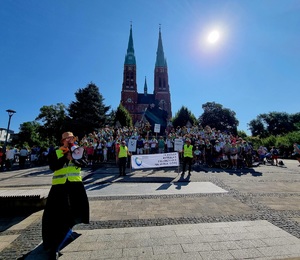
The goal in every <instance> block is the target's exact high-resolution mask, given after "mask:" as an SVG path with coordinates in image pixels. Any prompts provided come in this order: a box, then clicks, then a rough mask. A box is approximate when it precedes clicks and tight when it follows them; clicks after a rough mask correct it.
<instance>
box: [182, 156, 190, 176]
mask: <svg viewBox="0 0 300 260" xmlns="http://www.w3.org/2000/svg"><path fill="white" fill-rule="evenodd" d="M192 161H193V158H191V157H183V165H182V173H184V172H185V168H186V165H188V167H189V173H191V170H192Z"/></svg>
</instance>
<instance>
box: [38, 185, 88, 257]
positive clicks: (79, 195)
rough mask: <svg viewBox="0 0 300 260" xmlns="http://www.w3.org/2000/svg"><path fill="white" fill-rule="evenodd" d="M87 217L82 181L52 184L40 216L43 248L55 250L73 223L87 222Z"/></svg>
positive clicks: (86, 203)
mask: <svg viewBox="0 0 300 260" xmlns="http://www.w3.org/2000/svg"><path fill="white" fill-rule="evenodd" d="M89 219H90V215H89V202H88V197H87V195H86V191H85V188H84V185H83V183H82V182H70V181H67V182H66V183H65V184H59V185H52V187H51V189H50V192H49V195H48V198H47V203H46V207H45V210H44V214H43V218H42V238H43V245H44V248H45V249H50V250H52V251H56V250H57V249H58V246H59V245H60V243H61V242H62V241H63V239H64V237H65V236H66V234H67V233H68V231H69V230H70V229H72V227H73V226H74V225H76V224H79V223H85V224H88V223H89Z"/></svg>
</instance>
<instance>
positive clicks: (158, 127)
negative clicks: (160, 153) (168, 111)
mask: <svg viewBox="0 0 300 260" xmlns="http://www.w3.org/2000/svg"><path fill="white" fill-rule="evenodd" d="M159 132H160V124H155V125H154V133H159Z"/></svg>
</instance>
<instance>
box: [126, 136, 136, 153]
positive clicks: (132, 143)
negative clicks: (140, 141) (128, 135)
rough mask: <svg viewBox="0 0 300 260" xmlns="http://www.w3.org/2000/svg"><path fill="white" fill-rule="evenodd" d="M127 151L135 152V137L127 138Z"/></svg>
mask: <svg viewBox="0 0 300 260" xmlns="http://www.w3.org/2000/svg"><path fill="white" fill-rule="evenodd" d="M128 151H129V152H135V151H136V140H135V139H129V141H128Z"/></svg>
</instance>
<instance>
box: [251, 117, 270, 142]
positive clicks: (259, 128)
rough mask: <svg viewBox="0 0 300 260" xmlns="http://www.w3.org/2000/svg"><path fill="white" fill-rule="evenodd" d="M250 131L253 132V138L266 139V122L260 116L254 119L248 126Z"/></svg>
mask: <svg viewBox="0 0 300 260" xmlns="http://www.w3.org/2000/svg"><path fill="white" fill-rule="evenodd" d="M248 127H249V130H250V131H251V134H252V136H260V137H266V136H267V130H266V127H265V124H264V122H263V121H262V119H261V117H260V116H257V117H256V119H253V120H251V121H250V123H249V124H248Z"/></svg>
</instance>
